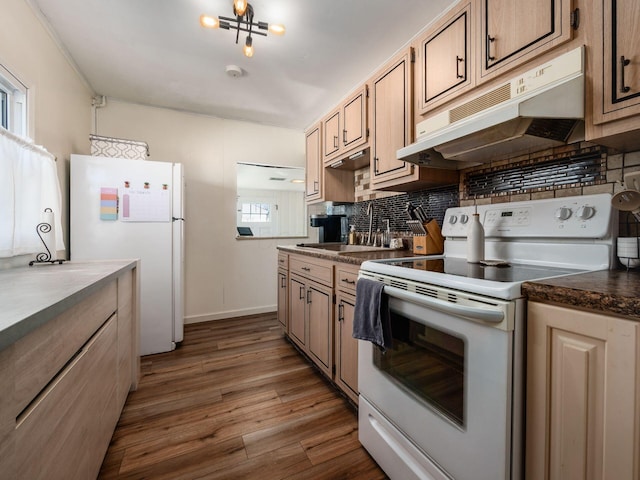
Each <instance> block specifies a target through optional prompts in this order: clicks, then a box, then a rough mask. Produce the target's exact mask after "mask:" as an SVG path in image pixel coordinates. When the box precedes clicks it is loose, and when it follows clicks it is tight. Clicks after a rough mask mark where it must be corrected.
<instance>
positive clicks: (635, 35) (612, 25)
mask: <svg viewBox="0 0 640 480" xmlns="http://www.w3.org/2000/svg"><path fill="white" fill-rule="evenodd" d="M595 3H596V5H597V7H596V9H595V11H594V14H595V17H596V18H597V19H599V20H598V25H597V27H596V29H595V30H594V34H593V37H594V38H595V39H598V38H599V39H601V40H603V42H602V44H597V43H596V44H595V45H594V55H593V60H594V69H595V72H596V73H595V74H594V77H593V78H594V80H593V84H594V99H593V105H594V119H593V123H594V124H600V123H605V122H610V121H615V120H619V119H622V118H627V117H630V116H634V115H639V114H640V29H638V25H640V3H639V2H637V1H636V0H612V1H602V0H598V1H596V2H595ZM638 127H640V125H638V126H637V127H636V128H638Z"/></svg>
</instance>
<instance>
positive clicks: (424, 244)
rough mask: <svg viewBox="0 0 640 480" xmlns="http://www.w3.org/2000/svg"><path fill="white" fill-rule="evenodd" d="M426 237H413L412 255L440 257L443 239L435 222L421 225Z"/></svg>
mask: <svg viewBox="0 0 640 480" xmlns="http://www.w3.org/2000/svg"><path fill="white" fill-rule="evenodd" d="M423 226H424V229H425V230H426V231H427V234H426V235H414V236H413V254H414V255H440V254H442V253H444V237H443V236H442V232H441V231H440V226H439V225H438V222H436V221H435V220H431V221H430V222H426V223H424V224H423Z"/></svg>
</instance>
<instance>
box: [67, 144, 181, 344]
mask: <svg viewBox="0 0 640 480" xmlns="http://www.w3.org/2000/svg"><path fill="white" fill-rule="evenodd" d="M70 175H71V179H70V210H71V214H70V226H71V234H70V245H69V249H70V259H71V260H72V261H77V260H108V259H129V258H131V259H133V258H137V259H140V268H139V272H138V278H139V282H140V354H141V355H149V354H153V353H161V352H168V351H171V350H173V349H174V348H175V347H176V343H177V342H180V341H182V338H183V325H184V306H183V302H184V300H183V299H184V292H183V277H184V266H183V265H184V248H183V233H184V217H183V206H184V175H183V168H182V165H181V164H179V163H169V162H153V161H147V160H128V159H122V158H107V157H92V156H88V155H71V174H70Z"/></svg>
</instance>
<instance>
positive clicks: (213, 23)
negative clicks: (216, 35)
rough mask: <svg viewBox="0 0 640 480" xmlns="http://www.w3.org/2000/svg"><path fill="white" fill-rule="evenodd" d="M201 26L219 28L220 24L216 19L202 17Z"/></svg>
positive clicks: (207, 16) (206, 16)
mask: <svg viewBox="0 0 640 480" xmlns="http://www.w3.org/2000/svg"><path fill="white" fill-rule="evenodd" d="M200 25H202V26H203V27H204V28H218V25H219V22H218V19H217V18H215V17H210V16H209V15H200Z"/></svg>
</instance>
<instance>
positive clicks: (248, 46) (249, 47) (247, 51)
mask: <svg viewBox="0 0 640 480" xmlns="http://www.w3.org/2000/svg"><path fill="white" fill-rule="evenodd" d="M242 52H243V53H244V56H245V57H249V58H251V57H253V39H252V38H251V37H247V41H246V42H245V44H244V47H243V49H242Z"/></svg>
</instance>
